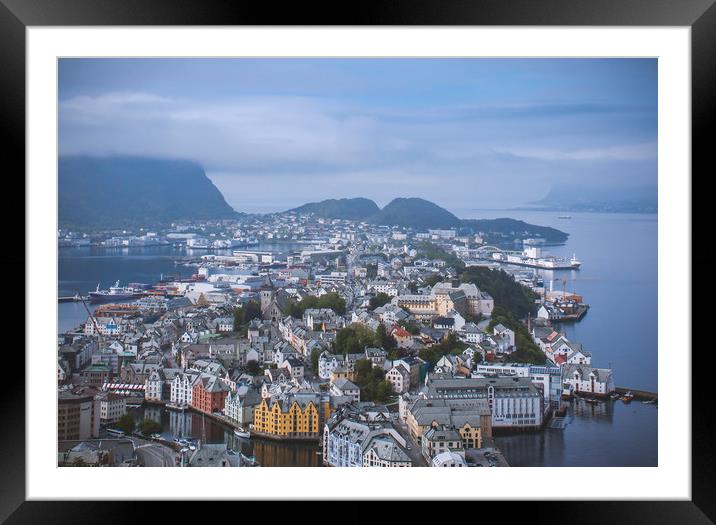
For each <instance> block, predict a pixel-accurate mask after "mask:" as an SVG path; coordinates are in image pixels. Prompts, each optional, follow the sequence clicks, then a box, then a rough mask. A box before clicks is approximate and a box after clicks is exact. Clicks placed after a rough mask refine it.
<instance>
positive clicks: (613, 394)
mask: <svg viewBox="0 0 716 525" xmlns="http://www.w3.org/2000/svg"><path fill="white" fill-rule="evenodd" d="M609 397H610V398H612V399H619V397H620V396H619V393H618V392H612V393H611V394H610V395H609Z"/></svg>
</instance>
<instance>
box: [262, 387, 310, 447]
mask: <svg viewBox="0 0 716 525" xmlns="http://www.w3.org/2000/svg"><path fill="white" fill-rule="evenodd" d="M321 405H322V403H321V394H319V393H316V392H296V393H287V394H279V395H274V396H271V397H266V398H263V399H262V400H261V402H260V403H259V404H258V405H257V406H256V408H255V409H254V422H253V425H252V427H251V429H252V430H251V432H252V434H257V435H260V436H264V437H270V438H276V439H288V440H290V439H298V440H317V439H318V437H319V435H320V431H321V424H322V417H321V408H322V406H321Z"/></svg>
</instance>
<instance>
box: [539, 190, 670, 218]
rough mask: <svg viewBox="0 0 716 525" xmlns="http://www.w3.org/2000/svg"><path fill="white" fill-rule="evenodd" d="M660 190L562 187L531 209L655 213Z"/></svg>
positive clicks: (552, 191)
mask: <svg viewBox="0 0 716 525" xmlns="http://www.w3.org/2000/svg"><path fill="white" fill-rule="evenodd" d="M658 201H659V199H658V190H657V186H656V185H655V184H642V185H619V186H617V185H609V186H596V185H594V184H592V185H587V184H579V185H576V184H559V185H557V186H553V187H552V188H551V189H550V191H549V193H548V194H547V196H546V197H544V198H543V199H541V200H539V201H536V202H534V203H532V205H533V206H531V209H542V210H555V211H575V212H577V211H591V212H614V213H656V212H657V210H658Z"/></svg>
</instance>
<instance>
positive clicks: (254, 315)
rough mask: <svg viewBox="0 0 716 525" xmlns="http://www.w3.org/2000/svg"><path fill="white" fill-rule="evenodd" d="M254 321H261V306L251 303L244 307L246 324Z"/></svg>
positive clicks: (257, 303) (254, 302)
mask: <svg viewBox="0 0 716 525" xmlns="http://www.w3.org/2000/svg"><path fill="white" fill-rule="evenodd" d="M254 319H261V304H260V303H259V302H257V301H249V302H248V303H246V304H245V305H244V323H246V324H248V323H250V322H251V321H253V320H254Z"/></svg>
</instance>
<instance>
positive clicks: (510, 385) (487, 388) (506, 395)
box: [420, 374, 545, 428]
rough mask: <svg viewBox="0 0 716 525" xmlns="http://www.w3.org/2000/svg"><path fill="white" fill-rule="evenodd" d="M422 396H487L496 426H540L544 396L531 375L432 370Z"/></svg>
mask: <svg viewBox="0 0 716 525" xmlns="http://www.w3.org/2000/svg"><path fill="white" fill-rule="evenodd" d="M420 396H421V397H422V398H423V399H425V400H440V399H444V400H449V401H458V400H470V399H472V400H485V401H487V403H488V406H489V409H490V413H491V415H492V427H493V428H539V427H540V426H541V425H542V418H543V414H544V411H545V409H544V406H543V403H544V396H543V394H542V392H540V391H539V390H538V389H537V387H535V385H534V384H533V383H532V380H531V379H530V378H528V377H494V378H493V377H491V378H462V379H454V378H451V377H445V376H442V375H437V374H431V375H429V376H428V377H426V381H425V387H424V388H423V389H421V391H420Z"/></svg>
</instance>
